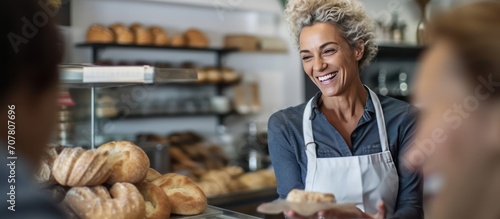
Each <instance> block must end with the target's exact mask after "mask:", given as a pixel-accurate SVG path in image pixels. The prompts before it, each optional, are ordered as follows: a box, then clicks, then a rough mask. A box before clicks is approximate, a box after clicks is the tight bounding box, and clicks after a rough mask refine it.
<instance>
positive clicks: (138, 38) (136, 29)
mask: <svg viewBox="0 0 500 219" xmlns="http://www.w3.org/2000/svg"><path fill="white" fill-rule="evenodd" d="M130 30H132V33H133V34H134V42H135V44H137V45H151V44H153V36H152V35H151V32H150V31H149V29H147V28H145V27H143V26H142V25H141V24H139V23H135V24H132V26H130Z"/></svg>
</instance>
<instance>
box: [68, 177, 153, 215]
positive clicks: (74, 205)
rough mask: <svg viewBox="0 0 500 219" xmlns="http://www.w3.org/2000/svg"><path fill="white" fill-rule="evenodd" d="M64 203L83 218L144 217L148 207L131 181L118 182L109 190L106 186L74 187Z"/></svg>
mask: <svg viewBox="0 0 500 219" xmlns="http://www.w3.org/2000/svg"><path fill="white" fill-rule="evenodd" d="M63 203H64V204H65V205H66V206H68V207H69V208H70V209H71V210H72V211H74V212H75V213H76V214H77V215H78V216H79V217H80V218H82V219H94V218H99V219H108V218H109V219H115V218H119V219H143V218H144V215H145V208H146V207H145V204H144V198H143V197H142V195H141V193H140V192H139V190H138V189H137V188H136V187H135V186H134V185H132V184H130V183H116V184H114V185H113V186H112V187H111V189H110V190H109V191H108V190H107V189H106V187H104V186H94V187H73V188H71V189H70V190H69V191H68V193H67V194H66V197H65V198H64V201H63Z"/></svg>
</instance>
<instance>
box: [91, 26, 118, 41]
mask: <svg viewBox="0 0 500 219" xmlns="http://www.w3.org/2000/svg"><path fill="white" fill-rule="evenodd" d="M86 40H87V42H89V43H112V42H114V35H113V32H112V31H111V30H110V29H109V28H107V27H105V26H103V25H100V24H92V25H90V26H89V28H88V30H87V37H86Z"/></svg>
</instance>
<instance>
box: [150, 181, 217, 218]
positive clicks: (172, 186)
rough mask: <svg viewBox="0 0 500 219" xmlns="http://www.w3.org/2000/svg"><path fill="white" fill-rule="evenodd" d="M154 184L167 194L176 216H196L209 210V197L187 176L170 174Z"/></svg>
mask: <svg viewBox="0 0 500 219" xmlns="http://www.w3.org/2000/svg"><path fill="white" fill-rule="evenodd" d="M153 184H155V185H157V186H159V187H160V188H161V189H163V191H164V192H165V193H166V194H167V196H168V199H169V201H170V206H171V207H172V213H174V214H179V215H195V214H200V213H202V212H203V211H205V209H206V208H207V197H206V196H205V194H204V193H203V191H202V190H201V189H200V188H199V187H198V186H197V185H196V184H195V183H194V182H193V181H192V180H191V179H190V178H189V177H187V176H183V175H179V174H175V173H168V174H165V175H163V176H161V177H160V178H158V179H155V180H154V181H153Z"/></svg>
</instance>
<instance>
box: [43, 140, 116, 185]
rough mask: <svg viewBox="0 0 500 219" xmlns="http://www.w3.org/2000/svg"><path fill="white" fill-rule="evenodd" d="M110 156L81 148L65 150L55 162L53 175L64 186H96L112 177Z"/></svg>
mask: <svg viewBox="0 0 500 219" xmlns="http://www.w3.org/2000/svg"><path fill="white" fill-rule="evenodd" d="M107 159H108V156H107V155H105V154H100V153H98V152H97V151H95V150H84V149H83V148H81V147H77V148H65V149H64V150H63V151H62V152H61V154H60V155H59V156H58V157H57V158H56V160H55V161H54V166H53V167H52V173H53V175H54V178H55V179H56V180H57V182H58V183H59V184H61V185H63V186H96V185H100V184H102V183H104V182H105V181H106V180H107V179H108V178H109V176H110V169H109V166H108V165H107Z"/></svg>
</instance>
